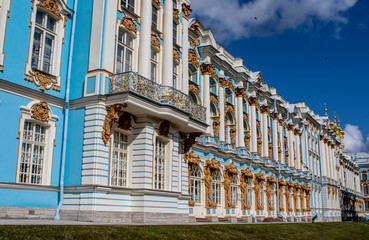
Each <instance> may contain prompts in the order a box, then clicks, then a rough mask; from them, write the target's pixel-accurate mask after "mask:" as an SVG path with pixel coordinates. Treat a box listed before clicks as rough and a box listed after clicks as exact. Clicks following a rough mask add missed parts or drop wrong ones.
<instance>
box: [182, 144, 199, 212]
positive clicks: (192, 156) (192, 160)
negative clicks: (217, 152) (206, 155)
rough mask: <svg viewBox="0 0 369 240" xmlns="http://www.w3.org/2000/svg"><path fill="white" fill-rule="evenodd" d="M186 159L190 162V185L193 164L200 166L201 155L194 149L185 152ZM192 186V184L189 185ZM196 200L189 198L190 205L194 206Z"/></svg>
mask: <svg viewBox="0 0 369 240" xmlns="http://www.w3.org/2000/svg"><path fill="white" fill-rule="evenodd" d="M184 160H185V162H187V163H188V185H190V184H191V181H190V176H191V169H192V167H193V166H199V165H200V162H201V160H200V157H199V156H197V155H196V154H195V153H194V151H188V152H186V153H185V154H184ZM189 187H190V186H189ZM194 205H195V201H193V200H188V206H194Z"/></svg>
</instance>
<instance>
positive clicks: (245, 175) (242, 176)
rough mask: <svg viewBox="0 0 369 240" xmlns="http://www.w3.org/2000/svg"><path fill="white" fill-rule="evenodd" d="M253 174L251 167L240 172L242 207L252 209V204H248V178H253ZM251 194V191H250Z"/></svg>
mask: <svg viewBox="0 0 369 240" xmlns="http://www.w3.org/2000/svg"><path fill="white" fill-rule="evenodd" d="M252 177H253V175H252V172H251V170H250V169H249V168H246V169H243V170H241V174H240V186H239V187H240V190H241V209H251V205H248V204H247V187H248V186H247V184H248V179H250V178H251V179H252ZM249 194H251V193H249Z"/></svg>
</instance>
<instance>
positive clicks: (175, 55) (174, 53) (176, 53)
mask: <svg viewBox="0 0 369 240" xmlns="http://www.w3.org/2000/svg"><path fill="white" fill-rule="evenodd" d="M173 59H175V60H177V61H178V62H179V61H181V57H180V56H179V52H178V51H177V49H175V48H173Z"/></svg>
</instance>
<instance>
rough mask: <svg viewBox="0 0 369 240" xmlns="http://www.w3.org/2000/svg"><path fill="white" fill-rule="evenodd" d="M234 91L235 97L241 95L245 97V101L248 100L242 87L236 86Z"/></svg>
mask: <svg viewBox="0 0 369 240" xmlns="http://www.w3.org/2000/svg"><path fill="white" fill-rule="evenodd" d="M235 93H236V97H242V98H243V99H245V100H246V101H248V100H249V99H248V97H247V94H246V91H245V89H244V88H236V89H235Z"/></svg>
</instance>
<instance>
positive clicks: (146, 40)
mask: <svg viewBox="0 0 369 240" xmlns="http://www.w3.org/2000/svg"><path fill="white" fill-rule="evenodd" d="M141 4H142V6H141V29H140V38H139V39H140V44H139V47H140V48H139V55H138V59H139V60H138V74H140V75H142V76H144V77H146V78H149V79H150V78H151V63H150V57H151V21H152V2H151V1H141ZM172 54H173V53H172Z"/></svg>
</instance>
